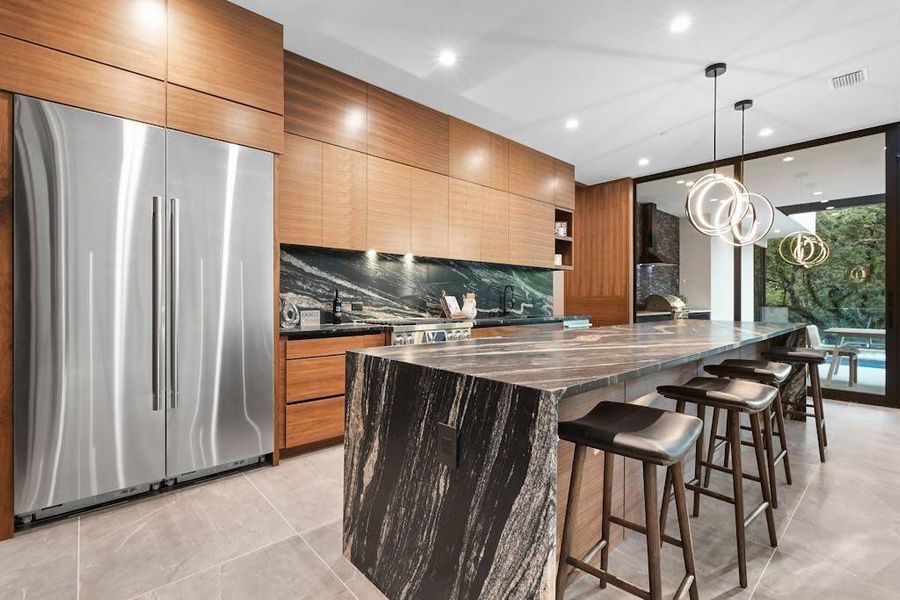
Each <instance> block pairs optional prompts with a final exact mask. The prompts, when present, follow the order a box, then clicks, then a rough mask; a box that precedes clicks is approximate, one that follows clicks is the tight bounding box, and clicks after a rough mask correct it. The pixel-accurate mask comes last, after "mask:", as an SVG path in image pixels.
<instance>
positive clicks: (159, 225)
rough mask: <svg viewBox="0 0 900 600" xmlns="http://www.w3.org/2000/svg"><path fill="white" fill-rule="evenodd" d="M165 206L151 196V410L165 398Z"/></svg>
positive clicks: (159, 405) (158, 407)
mask: <svg viewBox="0 0 900 600" xmlns="http://www.w3.org/2000/svg"><path fill="white" fill-rule="evenodd" d="M164 234H165V206H164V205H163V199H162V198H161V197H159V196H153V410H154V411H158V410H160V409H161V408H162V404H163V402H164V400H163V398H165V393H166V392H165V388H166V384H165V371H164V370H163V366H164V361H165V359H164V355H163V338H164V336H165V324H164V323H163V303H164V301H165V296H164V282H165V278H164V270H165V246H164V244H163V236H164Z"/></svg>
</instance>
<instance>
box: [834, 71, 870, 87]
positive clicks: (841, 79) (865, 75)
mask: <svg viewBox="0 0 900 600" xmlns="http://www.w3.org/2000/svg"><path fill="white" fill-rule="evenodd" d="M868 80H869V68H868V67H865V68H863V69H858V70H856V71H851V72H850V73H844V74H842V75H835V76H834V77H830V78H829V79H828V87H829V88H831V89H832V90H840V89H843V88H848V87H850V86H853V85H859V84H860V83H865V82H867V81H868Z"/></svg>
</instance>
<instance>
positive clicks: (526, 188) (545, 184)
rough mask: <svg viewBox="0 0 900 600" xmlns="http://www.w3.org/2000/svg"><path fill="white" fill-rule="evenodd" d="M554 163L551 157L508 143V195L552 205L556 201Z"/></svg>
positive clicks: (520, 145) (514, 143)
mask: <svg viewBox="0 0 900 600" xmlns="http://www.w3.org/2000/svg"><path fill="white" fill-rule="evenodd" d="M555 162H556V161H555V160H554V159H553V157H551V156H547V155H546V154H544V153H542V152H538V151H537V150H532V149H531V148H529V147H527V146H523V145H522V144H517V143H516V142H510V143H509V191H510V193H512V194H516V195H518V196H525V197H526V198H534V199H536V200H540V201H541V202H548V203H550V204H553V203H554V202H555V199H556V165H555Z"/></svg>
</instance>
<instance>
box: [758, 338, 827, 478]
mask: <svg viewBox="0 0 900 600" xmlns="http://www.w3.org/2000/svg"><path fill="white" fill-rule="evenodd" d="M763 356H764V357H765V358H767V359H769V360H774V361H778V362H785V363H798V364H803V365H806V367H807V370H808V371H809V383H810V385H811V387H812V404H807V403H806V396H805V394H804V401H803V412H802V413H799V411H794V412H797V413H798V414H802V415H804V416H806V417H813V418H814V419H815V421H816V440H817V441H818V443H819V460H820V461H821V462H825V446H827V445H828V432H827V431H826V429H825V407H824V404H823V402H822V381H821V379H820V377H819V365H821V364H822V363H824V362H825V352H823V351H821V350H815V349H813V348H795V347H791V346H776V347H774V348H769V350H767V351H766V352H763ZM804 385H805V384H804ZM809 408H811V409H812V410H813V413H812V414H811V415H810V414H809V413H808V412H806V410H807V409H809Z"/></svg>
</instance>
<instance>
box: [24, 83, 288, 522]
mask: <svg viewBox="0 0 900 600" xmlns="http://www.w3.org/2000/svg"><path fill="white" fill-rule="evenodd" d="M14 131H15V137H14V155H13V162H14V181H13V186H14V192H13V193H14V204H13V213H14V215H13V218H14V242H13V245H14V290H15V291H14V293H15V301H14V307H13V310H14V315H13V319H14V349H13V353H14V356H13V362H14V368H15V370H14V379H13V386H14V423H15V428H14V436H15V440H14V445H15V513H16V515H18V516H20V518H24V519H25V520H28V519H31V518H35V517H38V518H39V517H42V516H47V515H50V514H56V513H59V512H66V511H68V510H72V509H77V508H81V507H83V506H87V505H91V504H95V503H98V502H102V501H106V500H110V499H113V498H117V497H120V496H122V495H127V494H133V493H136V492H140V491H143V490H146V489H148V488H152V487H155V486H158V485H159V484H161V483H163V482H170V481H172V480H179V479H184V478H188V477H194V476H198V475H203V474H207V473H211V472H215V471H217V470H222V469H226V468H231V467H233V466H236V465H241V464H245V463H248V462H255V461H257V460H258V458H259V457H261V456H264V455H265V454H268V453H270V452H272V449H273V437H274V435H273V395H274V391H273V387H274V380H273V344H274V340H273V304H272V303H273V289H272V288H273V281H272V269H273V246H272V244H273V241H272V240H273V238H272V229H273V221H272V205H273V187H274V186H273V178H274V168H273V156H272V155H271V154H270V153H267V152H262V151H260V150H254V149H251V148H245V147H242V146H238V145H235V144H228V143H225V142H220V141H216V140H211V139H207V138H203V137H199V136H195V135H190V134H186V133H181V132H176V131H170V130H166V129H162V128H159V127H153V126H150V125H146V124H143V123H137V122H134V121H128V120H125V119H119V118H115V117H110V116H107V115H102V114H98V113H94V112H89V111H85V110H81V109H77V108H72V107H68V106H63V105H59V104H54V103H51V102H46V101H42V100H36V99H33V98H28V97H24V96H17V97H16V98H15V112H14Z"/></svg>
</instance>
